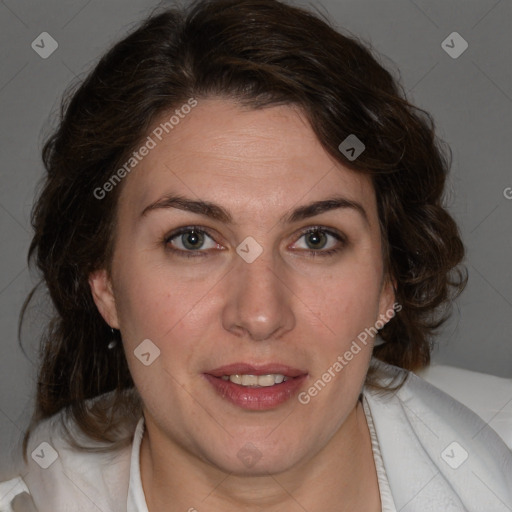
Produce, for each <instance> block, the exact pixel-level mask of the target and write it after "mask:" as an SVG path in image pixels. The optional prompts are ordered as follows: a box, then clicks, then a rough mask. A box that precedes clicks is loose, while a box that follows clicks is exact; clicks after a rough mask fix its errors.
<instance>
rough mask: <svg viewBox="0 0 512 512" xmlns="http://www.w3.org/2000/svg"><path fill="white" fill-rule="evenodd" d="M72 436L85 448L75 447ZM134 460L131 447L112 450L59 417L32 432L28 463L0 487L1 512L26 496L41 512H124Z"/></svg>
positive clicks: (66, 419) (63, 415)
mask: <svg viewBox="0 0 512 512" xmlns="http://www.w3.org/2000/svg"><path fill="white" fill-rule="evenodd" d="M135 427H136V425H134V426H133V432H135ZM68 432H69V434H71V435H72V437H73V439H75V440H77V441H78V442H79V444H80V445H81V446H82V447H83V448H84V449H79V448H76V447H75V446H73V444H72V443H71V442H70V437H69V435H68ZM130 459H131V446H125V447H124V448H120V449H116V450H109V449H108V446H107V445H105V444H104V443H100V442H97V441H94V440H92V439H90V438H88V437H87V436H85V434H83V433H82V432H81V431H80V429H79V428H78V426H77V425H76V424H74V423H72V422H71V420H70V419H69V418H68V417H67V416H66V415H65V413H64V412H60V413H58V414H56V415H55V416H52V417H51V418H48V419H46V420H44V421H42V422H41V423H40V424H39V425H38V426H37V427H36V428H35V429H34V431H33V433H32V435H31V436H30V439H29V442H28V449H27V462H25V461H23V460H21V461H19V465H18V467H17V468H16V474H15V475H12V478H11V479H9V480H6V481H4V482H0V512H11V510H12V508H11V503H12V502H13V499H15V498H16V496H18V495H20V494H22V493H28V494H29V495H30V496H31V497H32V499H33V501H34V503H35V505H36V507H37V510H38V511H39V512H46V511H52V512H57V511H58V512H60V511H63V512H64V511H66V512H71V511H73V512H75V511H77V512H78V511H82V510H83V511H86V510H91V509H92V508H94V509H95V510H96V508H98V509H99V510H109V511H113V512H114V511H121V510H124V509H125V508H126V496H127V493H128V483H129V475H130ZM120 497H122V499H120ZM123 501H124V502H123ZM123 507H124V508H123Z"/></svg>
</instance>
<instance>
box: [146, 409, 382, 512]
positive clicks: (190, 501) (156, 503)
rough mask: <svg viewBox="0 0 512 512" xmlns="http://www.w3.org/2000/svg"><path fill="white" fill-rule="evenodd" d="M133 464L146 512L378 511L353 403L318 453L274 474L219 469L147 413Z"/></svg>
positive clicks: (366, 437) (361, 422)
mask: <svg viewBox="0 0 512 512" xmlns="http://www.w3.org/2000/svg"><path fill="white" fill-rule="evenodd" d="M169 461H173V462H172V463H169ZM140 465H141V478H142V485H143V488H144V494H145V496H146V502H147V505H148V510H149V512H154V511H159V510H170V511H172V512H174V511H176V512H178V511H180V512H181V511H190V512H193V511H194V509H196V510H197V511H199V512H202V511H223V512H234V511H237V512H238V511H239V510H240V509H242V510H246V511H248V512H259V511H261V510H263V509H264V510H265V511H266V512H278V511H282V510H286V511H287V512H288V511H289V512H304V510H307V511H308V512H320V511H322V512H323V511H325V510H335V511H337V512H338V511H339V512H345V511H349V510H366V511H370V512H373V511H380V510H381V508H380V506H381V505H380V495H379V488H378V481H377V474H376V470H375V465H374V461H373V452H372V448H371V438H370V433H369V430H368V425H367V422H366V417H365V415H364V411H363V408H362V405H361V403H360V402H359V401H358V402H357V405H356V407H354V409H353V411H352V412H351V413H350V414H349V416H348V417H347V419H346V420H345V422H344V423H343V425H342V426H341V427H340V429H339V430H338V431H337V433H336V434H335V435H334V436H333V437H332V438H331V439H330V440H329V442H328V443H327V444H326V445H325V447H324V448H323V449H322V450H321V451H320V452H319V453H317V454H315V455H314V456H313V457H311V458H310V459H308V460H307V461H303V462H302V463H300V464H297V465H295V466H294V467H293V468H291V469H289V470H287V471H285V472H282V473H279V474H268V475H264V476H237V475H234V474H228V473H225V472H223V471H221V470H219V469H218V468H216V467H214V466H212V465H210V464H208V463H206V462H204V461H202V460H200V459H198V458H197V457H196V456H195V455H193V454H191V453H190V452H188V451H187V450H185V449H183V448H182V447H180V446H178V445H176V444H175V443H173V442H172V441H170V440H169V439H168V438H167V437H165V435H164V434H163V433H162V432H160V431H159V430H158V429H157V428H156V426H155V425H154V424H152V423H151V421H149V422H148V421H147V416H146V430H145V433H144V437H143V440H142V445H141V454H140ZM169 504H172V505H171V506H172V508H169Z"/></svg>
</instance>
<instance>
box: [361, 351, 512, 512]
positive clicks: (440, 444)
mask: <svg viewBox="0 0 512 512" xmlns="http://www.w3.org/2000/svg"><path fill="white" fill-rule="evenodd" d="M372 364H373V365H375V367H376V368H377V369H378V375H379V381H380V383H381V384H384V385H386V384H390V383H392V382H393V381H396V382H398V381H400V380H402V379H403V380H404V383H403V385H402V386H401V387H400V388H399V389H398V390H395V391H380V390H377V389H375V388H371V387H367V386H365V389H364V397H365V399H366V401H367V405H368V408H369V410H370V411H371V415H372V419H373V422H374V425H375V430H376V432H377V437H378V440H379V444H380V446H381V451H382V454H383V459H384V463H385V466H386V471H387V472H388V473H390V483H392V484H393V485H392V489H393V487H394V491H395V492H396V493H397V494H398V495H399V498H398V500H397V501H398V503H397V505H399V504H402V505H405V503H407V500H409V499H410V500H413V499H414V500H421V496H422V494H423V495H428V494H430V496H432V495H434V496H445V499H446V500H447V502H448V501H449V500H452V501H451V502H453V503H457V504H458V505H459V506H460V508H454V509H453V510H480V508H478V507H479V506H484V505H485V503H486V502H487V503H493V504H494V503H495V502H496V503H495V504H496V508H495V509H492V510H502V509H503V510H506V508H503V503H506V504H507V506H508V507H512V451H511V450H510V449H509V448H508V447H507V445H506V444H505V442H504V440H503V439H502V438H501V437H500V436H499V435H498V434H497V433H496V432H495V431H494V430H493V429H492V428H491V427H490V426H489V424H488V423H487V422H486V421H484V420H483V419H482V418H481V417H480V416H478V415H477V414H476V413H475V412H474V411H472V410H471V409H469V408H468V407H467V406H466V405H464V404H462V403H461V402H459V401H458V400H456V399H455V398H453V397H452V396H450V395H449V394H447V393H446V392H444V391H442V390H441V389H439V388H438V387H436V386H434V385H432V384H431V383H429V382H427V381H426V380H424V379H422V378H421V377H419V376H418V375H415V374H414V373H412V372H408V371H406V370H403V369H401V368H397V367H395V366H392V365H388V364H385V363H381V362H379V361H376V360H372ZM491 393H492V389H489V394H491ZM421 482H424V485H425V490H424V491H422V492H418V489H417V487H418V485H419V483H421ZM429 488H430V492H427V490H428V489H429ZM415 489H416V492H418V493H417V494H416V493H413V491H414V490H415ZM434 489H435V491H434ZM490 489H492V490H493V493H494V494H492V493H491V491H490ZM493 500H494V501H493ZM500 507H502V508H500ZM491 508H492V507H491ZM481 510H490V509H489V508H488V509H485V508H482V509H481Z"/></svg>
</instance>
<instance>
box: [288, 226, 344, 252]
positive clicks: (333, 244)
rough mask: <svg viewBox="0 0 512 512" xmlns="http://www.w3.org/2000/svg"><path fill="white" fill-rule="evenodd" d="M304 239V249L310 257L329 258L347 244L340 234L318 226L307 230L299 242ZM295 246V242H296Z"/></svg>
mask: <svg viewBox="0 0 512 512" xmlns="http://www.w3.org/2000/svg"><path fill="white" fill-rule="evenodd" d="M301 239H304V241H305V244H306V246H305V247H304V246H303V247H299V249H304V250H305V251H306V252H308V253H309V254H310V255H311V256H314V257H316V256H331V255H333V254H336V253H338V252H340V251H341V250H342V249H343V248H344V247H345V245H346V244H347V240H346V237H345V236H344V235H342V234H341V233H338V232H336V231H332V230H330V229H327V228H323V227H320V226H315V227H310V228H307V229H306V230H305V231H303V232H302V234H301V237H300V238H299V240H301ZM296 244H297V242H296Z"/></svg>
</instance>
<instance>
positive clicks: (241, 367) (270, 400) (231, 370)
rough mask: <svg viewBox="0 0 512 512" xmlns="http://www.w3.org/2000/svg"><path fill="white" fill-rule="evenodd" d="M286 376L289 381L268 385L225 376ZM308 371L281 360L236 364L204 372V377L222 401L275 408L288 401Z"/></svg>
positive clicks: (251, 408) (249, 407) (248, 407)
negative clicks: (225, 378) (245, 384)
mask: <svg viewBox="0 0 512 512" xmlns="http://www.w3.org/2000/svg"><path fill="white" fill-rule="evenodd" d="M271 374H274V375H284V376H285V377H286V380H285V381H284V382H281V383H279V384H275V385H272V386H269V387H250V386H243V385H240V384H236V383H234V382H231V381H229V380H224V379H223V378H222V377H224V376H226V375H256V376H261V375H271ZM307 376H308V372H307V371H305V370H301V369H299V368H293V367H291V366H288V365H284V364H279V363H270V364H264V365H253V364H248V363H233V364H229V365H225V366H220V367H218V368H215V369H213V370H210V371H208V372H206V373H204V377H205V379H206V380H207V381H208V382H209V383H210V384H211V386H212V388H213V390H214V391H215V392H216V394H217V396H219V397H220V398H221V399H222V400H223V401H227V402H229V403H231V404H232V405H235V406H237V407H239V408H241V409H245V410H248V411H265V410H270V409H276V408H278V407H279V406H281V405H283V404H285V403H286V402H288V401H289V400H290V399H291V398H292V397H293V396H295V395H296V394H297V393H298V392H299V390H300V388H301V386H303V384H304V382H305V380H306V378H307Z"/></svg>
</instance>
